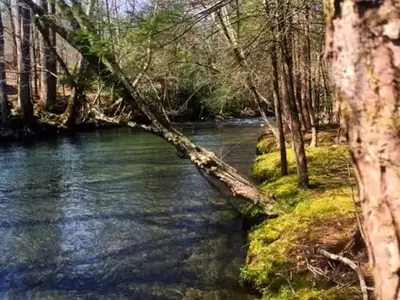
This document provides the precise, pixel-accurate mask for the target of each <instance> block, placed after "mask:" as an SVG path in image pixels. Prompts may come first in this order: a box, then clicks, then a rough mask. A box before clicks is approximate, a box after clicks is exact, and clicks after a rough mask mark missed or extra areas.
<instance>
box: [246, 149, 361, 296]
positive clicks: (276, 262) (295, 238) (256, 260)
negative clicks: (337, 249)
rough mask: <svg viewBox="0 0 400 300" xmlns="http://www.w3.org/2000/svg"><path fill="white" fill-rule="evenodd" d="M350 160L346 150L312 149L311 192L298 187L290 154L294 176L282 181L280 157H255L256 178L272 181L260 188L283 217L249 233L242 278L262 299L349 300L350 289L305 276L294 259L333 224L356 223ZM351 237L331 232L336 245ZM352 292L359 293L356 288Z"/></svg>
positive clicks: (291, 170) (267, 155)
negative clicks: (337, 222)
mask: <svg viewBox="0 0 400 300" xmlns="http://www.w3.org/2000/svg"><path fill="white" fill-rule="evenodd" d="M346 157H347V149H346V148H345V147H334V146H324V147H320V148H313V149H309V150H308V151H307V159H308V166H309V174H310V183H311V186H312V188H311V189H308V190H300V189H298V188H297V178H296V174H295V173H296V167H295V158H294V153H293V151H288V163H289V173H290V175H288V176H285V177H280V170H279V168H280V163H279V153H277V152H274V153H269V154H265V155H262V156H259V157H258V158H257V159H256V161H255V163H254V166H253V172H254V175H255V176H256V178H258V179H259V180H260V179H263V180H266V179H267V180H268V181H266V182H264V183H263V184H262V185H261V189H263V190H265V191H268V192H270V193H273V194H274V195H275V198H276V199H277V205H276V210H277V211H279V212H280V214H279V217H278V218H276V219H272V220H266V221H264V222H263V223H261V224H260V225H258V226H256V227H253V228H252V230H251V231H250V232H249V237H248V239H249V249H248V254H247V262H246V266H245V267H244V268H243V269H242V271H241V277H240V278H241V281H242V282H243V283H245V284H250V285H252V286H253V287H254V288H255V289H256V290H258V291H260V292H262V294H263V299H349V293H350V292H349V291H346V292H344V291H343V290H338V289H335V288H332V287H329V286H326V284H321V283H320V282H318V280H316V279H315V278H313V277H312V276H311V274H308V273H307V272H301V273H298V272H297V267H296V265H297V264H298V261H297V259H296V257H295V255H293V253H297V252H298V250H299V249H302V247H307V244H308V245H309V247H313V246H314V245H315V243H316V242H317V240H318V239H320V238H321V232H325V229H326V228H324V226H329V225H327V224H330V222H334V221H337V220H349V219H351V220H352V219H353V217H354V209H355V208H354V204H353V201H352V199H351V187H350V186H351V185H352V184H354V182H353V179H352V178H351V176H350V175H349V174H350V173H349V165H348V162H347V159H346ZM322 236H323V234H322ZM348 238H349V235H348V234H346V233H343V232H341V233H337V234H332V239H333V240H335V241H336V242H338V243H340V242H342V241H343V240H344V239H348ZM304 243H306V244H304ZM311 252H312V251H311ZM346 290H347V289H346ZM348 290H351V291H352V293H353V294H354V293H358V291H357V289H356V288H353V287H350V288H349V289H348Z"/></svg>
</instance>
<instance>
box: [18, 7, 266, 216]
mask: <svg viewBox="0 0 400 300" xmlns="http://www.w3.org/2000/svg"><path fill="white" fill-rule="evenodd" d="M23 2H24V3H25V4H26V5H28V6H29V7H30V9H31V10H32V12H33V13H34V15H35V18H37V19H39V20H40V22H41V24H43V26H48V27H50V28H51V29H52V30H53V31H54V32H56V33H57V34H59V35H60V36H61V37H62V38H63V39H64V40H65V41H66V42H68V43H69V44H70V45H71V46H72V47H74V48H75V49H76V50H78V51H79V52H80V54H81V55H82V57H83V59H85V60H86V61H87V63H88V66H89V67H91V68H93V69H94V70H99V75H100V76H101V77H102V78H103V80H104V81H105V82H106V83H107V82H110V81H112V82H113V83H114V84H117V86H118V87H119V88H120V90H121V94H122V95H121V96H122V97H125V100H126V101H129V102H132V103H130V104H132V105H131V106H132V107H136V108H137V109H138V110H140V111H141V113H142V114H143V115H144V116H146V118H147V119H148V121H149V123H150V124H151V125H150V126H148V125H142V124H138V123H134V122H130V121H120V120H118V119H116V118H108V117H107V116H104V115H103V116H100V115H98V117H99V118H102V119H104V120H105V121H107V120H108V121H109V122H118V123H119V124H121V123H123V124H125V125H127V126H130V127H140V128H142V129H144V130H146V131H149V132H151V133H152V134H155V135H157V136H160V137H161V138H163V139H164V140H166V141H167V142H168V143H170V144H172V145H173V146H174V147H175V148H176V149H177V150H178V152H180V153H181V154H184V156H185V157H187V158H188V159H190V160H191V162H192V163H193V164H194V165H195V166H196V167H198V168H200V169H202V170H203V171H204V172H206V173H207V174H208V175H210V176H212V177H214V178H216V179H218V180H220V181H221V182H223V183H224V184H225V185H226V186H227V187H228V188H229V190H230V191H231V192H232V194H233V195H234V196H237V197H239V198H242V199H244V200H247V201H250V202H252V203H254V204H257V205H260V206H262V207H263V208H264V209H265V210H268V207H269V204H270V197H268V196H267V195H265V194H262V193H260V191H259V190H258V189H257V188H256V187H255V186H254V185H253V184H252V183H251V182H250V181H249V180H247V179H246V178H244V177H243V176H242V175H241V174H240V173H239V172H238V171H237V170H236V169H235V168H233V167H231V166H230V165H229V164H227V163H225V162H224V161H223V160H221V159H220V158H218V157H217V156H216V154H215V153H213V152H212V151H209V150H207V149H205V148H203V147H201V146H199V145H197V144H195V143H194V142H193V141H191V140H190V139H189V138H187V137H186V136H185V135H183V134H182V133H181V132H180V131H179V130H177V129H176V128H174V127H173V126H172V124H171V123H170V122H169V121H168V119H167V118H166V117H165V116H164V114H162V113H161V112H160V111H159V110H160V109H159V108H158V107H156V106H154V104H152V103H150V102H148V101H146V100H145V99H144V97H142V96H141V95H140V93H139V91H138V90H137V87H136V85H137V82H138V81H139V79H140V77H141V76H142V72H141V73H140V74H138V75H137V78H136V79H135V80H131V79H130V78H128V76H126V74H124V72H123V70H122V68H121V67H120V65H119V64H118V63H117V61H116V59H115V57H114V56H113V54H112V53H106V54H104V53H102V54H101V55H96V53H95V52H93V51H90V49H91V47H92V44H91V41H92V40H95V39H93V38H92V39H89V38H87V39H82V38H79V39H77V37H76V34H75V33H76V28H84V30H85V32H86V33H87V34H88V35H91V36H92V37H96V38H98V39H100V37H99V36H98V35H97V33H96V32H95V30H94V29H93V28H94V26H93V24H91V20H90V19H89V18H88V16H87V15H85V13H84V10H83V9H77V6H79V5H80V4H79V3H78V2H77V1H73V2H72V3H73V6H74V9H71V8H70V7H69V6H68V5H67V4H66V3H65V2H64V1H62V0H61V1H57V4H58V5H60V4H61V8H62V9H64V10H65V9H68V11H67V12H66V13H65V14H64V16H65V17H67V18H68V21H69V22H70V24H74V27H75V31H73V30H72V28H71V29H69V28H67V27H66V26H65V25H63V23H62V22H61V21H59V20H56V19H54V18H49V17H48V16H47V15H46V12H45V11H44V10H42V9H41V7H39V6H38V5H36V4H35V3H34V2H33V1H32V0H23ZM78 8H79V7H78ZM77 14H78V15H77Z"/></svg>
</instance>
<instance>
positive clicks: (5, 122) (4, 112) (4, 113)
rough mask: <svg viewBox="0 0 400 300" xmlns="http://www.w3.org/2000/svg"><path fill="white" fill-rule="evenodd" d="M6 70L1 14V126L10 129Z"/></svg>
mask: <svg viewBox="0 0 400 300" xmlns="http://www.w3.org/2000/svg"><path fill="white" fill-rule="evenodd" d="M5 88H6V70H5V63H4V27H3V20H2V18H1V14H0V116H1V125H2V127H4V128H8V127H9V125H10V124H9V119H8V116H9V114H10V111H9V107H8V101H7V94H6V90H5Z"/></svg>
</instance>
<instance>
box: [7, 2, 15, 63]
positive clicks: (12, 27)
mask: <svg viewBox="0 0 400 300" xmlns="http://www.w3.org/2000/svg"><path fill="white" fill-rule="evenodd" d="M5 5H6V9H7V12H8V15H9V16H10V29H11V40H12V48H13V51H12V53H13V54H12V55H13V67H14V68H15V69H16V70H17V69H18V54H17V51H18V46H17V34H16V32H15V22H14V16H13V15H14V14H13V12H12V3H11V0H7V1H6V4H5Z"/></svg>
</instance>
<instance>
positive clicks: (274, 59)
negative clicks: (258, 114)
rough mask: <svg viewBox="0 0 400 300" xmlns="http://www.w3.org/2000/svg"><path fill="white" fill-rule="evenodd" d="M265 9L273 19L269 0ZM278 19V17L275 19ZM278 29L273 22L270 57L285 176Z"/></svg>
mask: <svg viewBox="0 0 400 300" xmlns="http://www.w3.org/2000/svg"><path fill="white" fill-rule="evenodd" d="M264 6H265V10H266V13H267V15H269V17H270V18H271V19H272V18H274V15H275V14H274V13H273V12H272V11H271V10H270V7H269V3H268V0H266V1H265V2H264ZM275 20H277V19H275ZM276 30H277V25H276V24H273V25H272V26H271V32H272V37H273V41H272V42H271V47H270V49H269V51H270V57H271V64H272V70H273V76H272V84H273V96H274V109H275V118H276V127H277V129H278V134H279V138H278V143H279V153H280V161H281V175H282V176H285V175H287V174H288V162H287V155H286V143H285V133H284V128H283V120H282V98H281V96H280V90H279V73H278V50H277V46H276V44H277V41H276V38H277V37H276Z"/></svg>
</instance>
